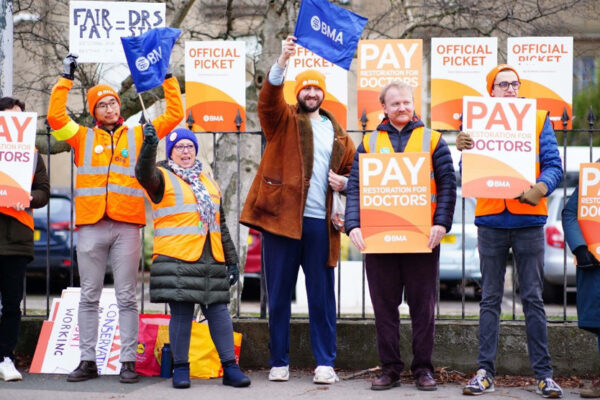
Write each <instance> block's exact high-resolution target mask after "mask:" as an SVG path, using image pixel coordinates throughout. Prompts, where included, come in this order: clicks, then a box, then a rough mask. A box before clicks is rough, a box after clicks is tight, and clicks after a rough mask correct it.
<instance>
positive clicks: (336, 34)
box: [310, 15, 344, 46]
mask: <svg viewBox="0 0 600 400" xmlns="http://www.w3.org/2000/svg"><path fill="white" fill-rule="evenodd" d="M310 27H311V28H313V30H315V31H317V32H321V34H322V35H324V36H327V38H328V39H331V40H333V41H334V42H336V43H339V44H341V45H342V46H343V45H344V33H343V32H342V31H338V30H337V29H336V28H333V27H331V26H329V25H327V23H326V22H325V21H321V19H320V18H319V17H317V16H316V15H313V17H312V18H311V19H310Z"/></svg>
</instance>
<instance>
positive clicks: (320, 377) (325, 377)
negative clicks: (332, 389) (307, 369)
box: [313, 365, 340, 384]
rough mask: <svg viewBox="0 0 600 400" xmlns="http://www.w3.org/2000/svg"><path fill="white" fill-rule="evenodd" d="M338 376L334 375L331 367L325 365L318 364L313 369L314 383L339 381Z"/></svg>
mask: <svg viewBox="0 0 600 400" xmlns="http://www.w3.org/2000/svg"><path fill="white" fill-rule="evenodd" d="M339 381H340V378H338V376H337V375H336V373H335V371H334V370H333V367H329V366H327V365H319V366H318V367H317V368H316V369H315V377H314V378H313V382H314V383H327V384H330V383H335V382H339Z"/></svg>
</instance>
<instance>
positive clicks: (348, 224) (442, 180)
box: [344, 119, 456, 234]
mask: <svg viewBox="0 0 600 400" xmlns="http://www.w3.org/2000/svg"><path fill="white" fill-rule="evenodd" d="M420 126H424V124H423V122H422V121H421V120H419V119H414V120H413V121H411V122H409V123H408V124H406V126H405V127H404V128H403V129H402V131H401V132H398V130H397V129H396V128H395V127H394V126H393V125H392V124H390V123H389V121H388V120H387V119H384V120H383V121H382V122H381V124H379V126H378V127H377V130H379V131H386V132H388V135H389V138H390V141H391V142H392V146H393V147H394V151H395V152H397V153H400V152H403V151H404V149H405V148H406V144H407V143H408V139H409V138H410V135H411V133H412V131H413V130H414V129H415V128H418V127H420ZM360 153H365V148H364V146H363V145H362V143H361V144H360V145H359V146H358V149H357V150H356V154H355V155H354V163H353V164H352V170H351V171H350V178H349V179H348V187H347V189H346V193H347V197H346V221H345V223H344V224H345V228H346V233H348V234H350V231H351V230H352V229H354V228H358V227H360V199H359V192H360V191H359V175H358V155H359V154H360ZM432 160H433V174H434V178H435V185H436V188H437V206H436V209H435V213H434V215H433V224H434V225H441V226H443V227H445V228H446V232H450V228H452V217H453V216H454V204H455V203H456V176H455V174H454V165H453V163H452V156H451V155H450V150H449V149H448V145H447V144H446V142H445V141H444V139H443V138H440V141H439V142H438V145H437V147H436V148H435V150H434V152H433V156H432Z"/></svg>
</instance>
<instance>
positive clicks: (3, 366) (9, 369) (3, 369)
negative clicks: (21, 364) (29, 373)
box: [0, 357, 23, 381]
mask: <svg viewBox="0 0 600 400" xmlns="http://www.w3.org/2000/svg"><path fill="white" fill-rule="evenodd" d="M0 378H2V379H4V380H5V381H20V380H21V379H23V376H21V373H20V372H19V371H17V369H16V368H15V364H13V362H12V360H11V359H10V358H8V357H4V361H2V362H1V363H0Z"/></svg>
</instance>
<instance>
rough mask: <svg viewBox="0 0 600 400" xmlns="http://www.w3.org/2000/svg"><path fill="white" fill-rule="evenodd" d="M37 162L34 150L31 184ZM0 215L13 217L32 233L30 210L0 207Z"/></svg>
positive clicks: (36, 151) (31, 214)
mask: <svg viewBox="0 0 600 400" xmlns="http://www.w3.org/2000/svg"><path fill="white" fill-rule="evenodd" d="M37 161H38V150H37V149H35V152H34V153H33V174H32V176H31V181H32V182H33V179H34V178H35V170H36V168H37ZM0 213H1V214H5V215H8V216H9V217H13V218H14V219H16V220H17V221H19V222H20V223H22V224H23V225H25V226H26V227H28V228H29V229H31V230H32V231H33V211H31V208H26V209H25V210H23V211H17V210H15V209H14V208H12V207H0Z"/></svg>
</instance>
